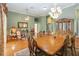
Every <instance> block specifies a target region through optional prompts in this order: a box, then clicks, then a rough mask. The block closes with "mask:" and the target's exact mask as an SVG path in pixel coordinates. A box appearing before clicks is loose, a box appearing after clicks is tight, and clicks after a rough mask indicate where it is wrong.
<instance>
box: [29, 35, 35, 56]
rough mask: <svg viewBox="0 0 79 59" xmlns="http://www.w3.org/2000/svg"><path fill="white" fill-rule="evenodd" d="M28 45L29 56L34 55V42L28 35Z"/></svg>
mask: <svg viewBox="0 0 79 59" xmlns="http://www.w3.org/2000/svg"><path fill="white" fill-rule="evenodd" d="M28 47H29V52H30V56H35V47H34V42H33V39H32V38H31V37H30V36H29V38H28Z"/></svg>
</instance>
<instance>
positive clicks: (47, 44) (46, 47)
mask: <svg viewBox="0 0 79 59" xmlns="http://www.w3.org/2000/svg"><path fill="white" fill-rule="evenodd" d="M65 38H66V35H61V34H60V35H43V36H38V37H37V38H36V39H35V40H36V42H37V45H38V47H39V48H40V49H41V50H43V51H44V52H46V53H47V54H48V55H53V54H55V53H56V52H57V51H58V50H59V49H60V48H61V47H62V46H63V45H64V41H65Z"/></svg>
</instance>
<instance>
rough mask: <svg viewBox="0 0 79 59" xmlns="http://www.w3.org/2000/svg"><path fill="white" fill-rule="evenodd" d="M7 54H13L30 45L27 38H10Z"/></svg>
mask: <svg viewBox="0 0 79 59" xmlns="http://www.w3.org/2000/svg"><path fill="white" fill-rule="evenodd" d="M6 46H7V48H6V55H7V56H13V55H14V53H15V52H17V51H19V50H22V49H24V48H27V47H28V42H27V40H17V39H16V40H10V41H9V42H7V45H6Z"/></svg>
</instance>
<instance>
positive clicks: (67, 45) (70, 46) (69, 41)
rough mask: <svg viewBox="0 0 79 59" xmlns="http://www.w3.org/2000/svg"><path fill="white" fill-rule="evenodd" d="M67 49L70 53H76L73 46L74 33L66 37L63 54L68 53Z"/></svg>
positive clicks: (73, 54)
mask: <svg viewBox="0 0 79 59" xmlns="http://www.w3.org/2000/svg"><path fill="white" fill-rule="evenodd" d="M68 49H69V50H70V55H72V56H75V55H76V48H75V35H71V37H70V38H69V36H68V37H67V38H66V40H65V43H64V54H65V55H66V56H67V55H68V54H69V52H68Z"/></svg>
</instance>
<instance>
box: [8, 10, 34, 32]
mask: <svg viewBox="0 0 79 59" xmlns="http://www.w3.org/2000/svg"><path fill="white" fill-rule="evenodd" d="M26 16H27V15H25V14H19V13H16V12H11V11H9V12H8V21H7V29H8V32H9V31H10V30H9V29H10V28H11V27H12V26H16V27H18V25H17V23H18V22H23V21H25V20H24V19H25V17H26ZM33 26H34V17H32V16H30V20H29V21H28V29H29V30H30V29H31V28H33Z"/></svg>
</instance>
